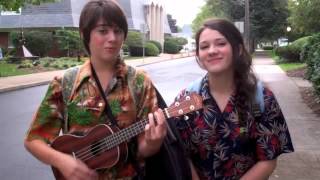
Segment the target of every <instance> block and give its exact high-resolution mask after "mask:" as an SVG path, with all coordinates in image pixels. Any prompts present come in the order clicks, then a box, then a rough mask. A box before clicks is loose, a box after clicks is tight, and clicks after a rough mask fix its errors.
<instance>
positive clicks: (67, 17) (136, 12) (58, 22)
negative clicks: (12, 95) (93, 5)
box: [0, 0, 171, 33]
mask: <svg viewBox="0 0 320 180" xmlns="http://www.w3.org/2000/svg"><path fill="white" fill-rule="evenodd" d="M87 1H88V0H61V1H59V2H55V3H43V4H40V5H37V6H36V5H27V6H26V7H24V8H23V9H22V11H21V15H0V31H8V30H14V29H21V28H23V29H46V28H47V29H57V28H61V27H64V28H78V27H79V18H80V13H81V10H82V8H83V6H84V5H85V3H86V2H87ZM118 2H119V4H120V6H121V7H122V9H123V11H124V12H125V14H126V16H127V21H128V26H129V29H130V30H138V31H140V30H141V24H146V19H145V14H144V7H145V5H149V4H150V0H118ZM165 33H171V31H170V27H169V24H168V22H167V17H166V16H165Z"/></svg>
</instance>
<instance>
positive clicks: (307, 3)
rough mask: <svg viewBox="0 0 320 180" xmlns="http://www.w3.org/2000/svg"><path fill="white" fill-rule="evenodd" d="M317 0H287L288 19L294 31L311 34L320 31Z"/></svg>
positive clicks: (319, 13) (319, 14) (319, 7)
mask: <svg viewBox="0 0 320 180" xmlns="http://www.w3.org/2000/svg"><path fill="white" fill-rule="evenodd" d="M319 9H320V1H319V0H289V11H290V17H289V18H288V21H289V23H290V26H292V30H293V31H295V32H296V33H300V34H301V33H302V34H304V35H311V34H313V33H315V32H319V31H320V21H319V19H320V11H319Z"/></svg>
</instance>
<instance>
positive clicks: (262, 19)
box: [250, 0, 288, 41]
mask: <svg viewBox="0 0 320 180" xmlns="http://www.w3.org/2000/svg"><path fill="white" fill-rule="evenodd" d="M287 7H288V4H287V0H277V1H274V0H264V1H261V0H250V27H251V38H253V39H255V40H257V41H261V40H269V41H270V40H271V41H273V40H276V39H278V38H280V37H281V36H284V35H285V31H286V27H287V17H288V9H287Z"/></svg>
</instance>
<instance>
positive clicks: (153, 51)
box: [145, 42, 159, 56]
mask: <svg viewBox="0 0 320 180" xmlns="http://www.w3.org/2000/svg"><path fill="white" fill-rule="evenodd" d="M145 53H146V56H158V55H159V49H158V47H157V46H156V45H154V44H153V43H150V42H147V43H146V45H145Z"/></svg>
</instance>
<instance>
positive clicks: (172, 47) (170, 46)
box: [164, 39, 180, 54]
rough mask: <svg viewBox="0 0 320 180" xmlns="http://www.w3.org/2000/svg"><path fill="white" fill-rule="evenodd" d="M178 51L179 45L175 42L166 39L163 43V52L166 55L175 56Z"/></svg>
mask: <svg viewBox="0 0 320 180" xmlns="http://www.w3.org/2000/svg"><path fill="white" fill-rule="evenodd" d="M179 51H180V50H179V44H178V43H177V42H175V41H171V40H168V39H166V40H165V41H164V52H165V53H168V54H176V53H178V52H179Z"/></svg>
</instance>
